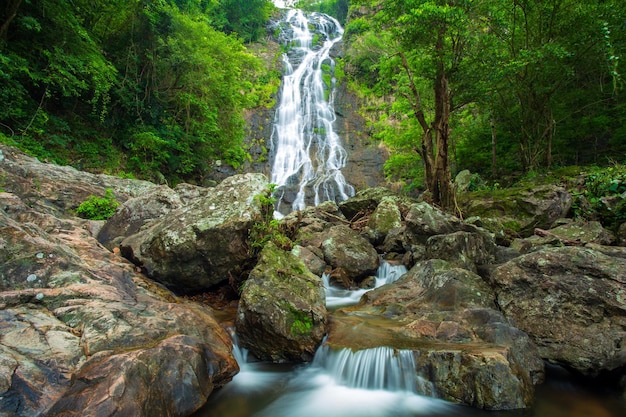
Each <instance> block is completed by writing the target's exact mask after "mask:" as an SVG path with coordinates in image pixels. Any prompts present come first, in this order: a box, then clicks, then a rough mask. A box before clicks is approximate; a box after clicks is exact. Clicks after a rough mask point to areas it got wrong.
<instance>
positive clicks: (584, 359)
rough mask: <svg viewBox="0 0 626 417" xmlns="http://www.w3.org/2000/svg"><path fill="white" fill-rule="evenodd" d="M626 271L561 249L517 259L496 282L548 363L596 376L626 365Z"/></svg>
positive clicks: (508, 310) (506, 307)
mask: <svg viewBox="0 0 626 417" xmlns="http://www.w3.org/2000/svg"><path fill="white" fill-rule="evenodd" d="M625 271H626V259H622V258H617V257H610V256H607V255H604V254H603V253H600V252H598V251H595V250H592V249H589V248H581V247H560V248H549V249H543V250H540V251H537V252H532V253H529V254H526V255H523V256H520V257H518V258H515V259H513V260H511V261H509V262H507V263H506V264H503V265H501V266H499V267H498V268H497V269H496V270H495V271H493V273H492V274H491V280H492V282H493V285H494V286H495V288H496V293H497V301H498V305H499V306H500V308H501V310H502V311H503V312H504V314H506V315H507V317H509V318H511V319H512V320H514V321H515V323H516V324H517V326H518V327H519V328H520V329H522V330H523V331H525V332H526V333H528V335H529V336H530V337H531V338H532V339H533V341H534V342H535V344H536V345H537V347H538V349H539V353H540V354H541V356H542V357H543V358H545V359H547V360H550V361H552V362H555V363H558V364H561V365H564V366H566V367H568V368H570V369H574V370H576V371H578V372H580V373H582V374H585V375H592V376H595V375H598V374H599V373H601V372H602V371H611V370H614V369H617V368H620V367H623V366H625V365H626V330H625V329H626V272H625Z"/></svg>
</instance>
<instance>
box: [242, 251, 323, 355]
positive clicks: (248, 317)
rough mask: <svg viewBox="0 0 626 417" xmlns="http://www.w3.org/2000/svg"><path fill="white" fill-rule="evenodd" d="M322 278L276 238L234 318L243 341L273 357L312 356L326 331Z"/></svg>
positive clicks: (256, 352) (262, 257) (252, 275)
mask: <svg viewBox="0 0 626 417" xmlns="http://www.w3.org/2000/svg"><path fill="white" fill-rule="evenodd" d="M326 324H327V311H326V304H325V294H324V288H323V286H322V280H321V279H320V278H319V277H317V276H315V275H314V274H312V273H311V272H310V271H309V270H308V269H307V267H306V266H305V265H304V263H302V261H300V259H298V258H297V257H296V256H295V255H293V254H292V253H291V252H285V251H283V250H281V249H279V248H277V247H276V246H275V245H273V244H272V243H270V244H268V245H267V246H266V247H265V248H263V250H262V251H261V254H260V256H259V262H258V263H257V265H256V267H255V268H254V269H253V270H252V272H251V273H250V276H249V278H248V280H247V281H246V282H245V284H244V286H243V288H242V292H241V299H240V301H239V308H238V314H237V318H236V321H235V327H236V329H237V335H238V337H239V340H240V343H241V345H242V346H243V347H246V348H248V349H249V350H250V352H251V353H252V354H253V355H255V356H256V357H258V358H260V359H263V360H271V361H275V362H282V361H296V362H301V361H306V360H310V359H311V358H312V357H313V354H314V353H315V350H316V349H317V347H318V346H319V344H320V343H321V341H322V338H323V337H324V335H325V334H326Z"/></svg>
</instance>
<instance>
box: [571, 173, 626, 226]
mask: <svg viewBox="0 0 626 417" xmlns="http://www.w3.org/2000/svg"><path fill="white" fill-rule="evenodd" d="M572 194H573V196H574V203H573V207H572V208H573V210H574V214H575V216H576V217H579V218H583V219H587V220H593V219H599V220H601V221H602V223H603V225H604V226H606V227H609V228H617V227H618V226H619V225H620V224H622V223H624V222H626V165H621V164H615V165H613V166H610V167H607V168H595V169H593V170H592V171H590V172H588V173H587V174H586V175H585V179H584V185H583V186H582V187H580V188H579V189H578V190H576V191H574V192H573V193H572Z"/></svg>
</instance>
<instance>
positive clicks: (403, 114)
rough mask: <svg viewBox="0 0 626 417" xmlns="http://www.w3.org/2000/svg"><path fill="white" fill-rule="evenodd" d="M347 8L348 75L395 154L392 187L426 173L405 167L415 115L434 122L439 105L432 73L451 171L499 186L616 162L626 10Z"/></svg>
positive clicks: (620, 145)
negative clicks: (445, 113)
mask: <svg viewBox="0 0 626 417" xmlns="http://www.w3.org/2000/svg"><path fill="white" fill-rule="evenodd" d="M351 5H352V6H351V8H350V13H349V17H348V22H347V25H346V32H345V35H344V41H345V43H346V45H347V53H346V56H345V62H346V66H345V68H346V72H347V73H348V76H350V77H352V78H353V81H352V82H350V86H351V87H352V88H353V89H354V90H355V91H356V92H357V93H358V94H359V96H360V97H362V98H363V100H364V101H365V102H366V103H367V105H366V106H364V107H363V111H362V113H363V114H364V116H365V117H367V118H368V119H369V120H370V121H371V126H372V127H373V128H374V131H375V132H376V134H377V136H378V137H380V138H381V139H382V140H383V141H384V143H385V144H386V145H387V146H388V147H389V149H390V151H391V154H392V158H391V159H390V160H389V162H388V167H387V172H388V173H391V174H393V175H395V176H396V179H399V177H398V175H396V173H397V174H401V175H403V176H404V177H405V178H403V179H402V180H403V181H406V182H407V183H411V182H415V181H414V180H412V179H410V178H406V177H407V176H411V175H415V177H414V178H415V179H418V178H419V174H418V171H419V170H418V168H419V167H420V166H421V167H423V168H427V166H425V165H424V164H425V163H426V162H427V161H425V160H424V158H423V157H422V158H416V157H414V156H411V154H414V153H416V152H417V153H419V151H420V145H421V144H422V143H423V142H422V140H423V138H422V137H421V136H422V135H421V134H420V132H419V129H417V128H416V127H417V123H416V120H415V118H414V117H413V116H414V114H415V109H417V108H419V109H421V110H422V111H423V112H424V115H425V116H426V121H427V122H429V123H430V121H431V120H432V118H431V115H432V114H434V113H435V111H436V108H437V107H436V106H437V101H436V100H433V95H432V94H431V93H429V92H428V91H429V89H430V88H432V84H431V83H432V81H433V80H434V79H435V78H436V76H437V69H438V68H439V69H440V70H443V71H444V73H445V75H446V78H447V81H448V85H449V87H450V89H451V94H450V100H451V115H450V119H449V122H450V124H449V128H450V130H449V132H450V138H449V140H450V141H449V143H448V145H449V147H450V148H449V149H450V153H449V155H448V156H449V157H450V158H451V167H453V169H454V170H456V171H460V170H462V169H470V170H471V171H472V172H476V173H478V174H479V175H481V177H483V178H486V179H488V178H490V179H492V180H498V177H499V176H502V175H506V176H511V175H523V174H524V173H525V172H531V171H538V170H547V169H550V168H553V167H558V166H564V165H571V164H589V163H597V164H605V163H606V162H607V160H608V158H610V157H613V156H614V155H623V154H624V151H625V150H626V134H625V132H626V129H624V128H623V126H624V120H626V106H625V105H624V98H625V97H624V94H625V90H624V88H623V87H624V82H623V79H622V75H621V74H623V73H624V70H623V65H624V61H623V59H620V57H623V55H624V53H625V52H626V37H625V36H624V31H623V16H624V13H626V10H625V9H626V4H625V3H624V2H619V1H616V0H610V1H600V0H593V1H589V2H585V3H584V4H581V3H579V2H553V1H547V0H541V1H536V2H517V1H516V2H512V3H510V2H509V3H507V2H503V1H502V0H478V1H473V2H453V1H448V0H437V1H423V0H411V1H402V2H401V1H386V2H379V1H375V0H355V1H353V2H351ZM439 34H443V36H442V37H441V42H442V43H441V48H440V49H439V50H438V51H439V52H438V55H437V54H435V55H433V52H434V51H437V46H436V45H435V44H433V41H434V40H436V39H437V36H439ZM429 42H430V44H429ZM429 45H430V46H429ZM402 54H404V56H405V57H406V65H403V61H402V58H401V57H402ZM438 65H439V66H438ZM407 68H408V69H409V71H406V69H407ZM411 77H412V79H411ZM412 82H413V84H414V87H415V89H412V86H411V83H412ZM415 91H417V92H418V93H419V95H420V97H419V98H420V103H419V104H420V106H419V107H416V106H415V104H416V103H417V101H416V100H415V97H417V96H416V94H415ZM410 98H413V100H412V101H411V100H409V99H410ZM430 128H431V129H433V126H432V125H431V126H430ZM411 134H412V135H413V138H408V137H407V136H408V135H411ZM401 155H402V156H401ZM402 163H404V168H402V166H401V164H402ZM416 164H417V166H416ZM408 173H413V174H410V175H409V174H408ZM405 174H406V175H405ZM421 176H422V178H423V174H421ZM499 182H500V181H499Z"/></svg>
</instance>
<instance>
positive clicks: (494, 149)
mask: <svg viewBox="0 0 626 417" xmlns="http://www.w3.org/2000/svg"><path fill="white" fill-rule="evenodd" d="M497 143H498V138H497V136H496V121H495V120H494V119H493V117H492V118H491V175H492V176H493V177H494V178H495V177H496V176H497V175H498V165H497V158H496V156H497V147H496V145H497Z"/></svg>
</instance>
